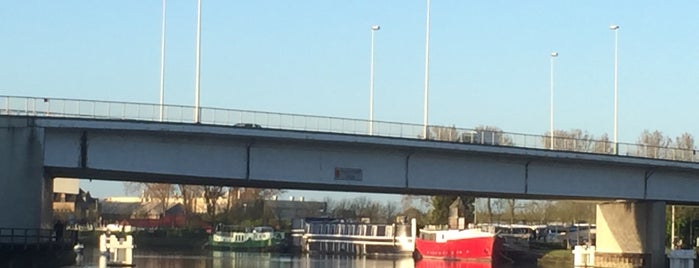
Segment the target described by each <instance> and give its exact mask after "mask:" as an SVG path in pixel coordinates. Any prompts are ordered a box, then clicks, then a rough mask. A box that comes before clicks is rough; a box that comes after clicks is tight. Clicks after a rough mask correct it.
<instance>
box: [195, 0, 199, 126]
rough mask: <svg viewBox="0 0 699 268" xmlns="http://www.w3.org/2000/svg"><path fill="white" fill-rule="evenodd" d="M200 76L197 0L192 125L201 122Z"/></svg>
mask: <svg viewBox="0 0 699 268" xmlns="http://www.w3.org/2000/svg"><path fill="white" fill-rule="evenodd" d="M200 76H201V0H197V60H196V74H195V77H194V80H195V82H194V123H200V122H201V114H200V112H201V111H199V92H200V89H199V85H200V81H199V77H200Z"/></svg>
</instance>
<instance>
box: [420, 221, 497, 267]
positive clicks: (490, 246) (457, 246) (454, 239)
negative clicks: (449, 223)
mask: <svg viewBox="0 0 699 268" xmlns="http://www.w3.org/2000/svg"><path fill="white" fill-rule="evenodd" d="M499 241H500V240H499V239H498V238H497V237H496V236H495V234H493V233H489V232H485V231H483V230H481V229H480V228H467V229H461V230H459V229H441V230H440V229H435V228H425V229H421V230H420V235H419V236H418V237H417V239H415V250H416V254H417V255H418V256H419V257H421V258H430V259H443V260H468V261H490V260H491V259H492V258H493V256H498V254H499V252H498V250H499V244H500V242H499Z"/></svg>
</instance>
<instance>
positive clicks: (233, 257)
mask: <svg viewBox="0 0 699 268" xmlns="http://www.w3.org/2000/svg"><path fill="white" fill-rule="evenodd" d="M79 258H80V259H79V260H80V262H79V263H78V264H77V265H76V266H73V267H90V268H93V267H104V266H100V264H102V265H103V263H100V255H99V252H98V251H97V250H86V251H85V253H84V255H83V256H80V257H79ZM103 261H104V259H103ZM133 264H134V265H135V267H139V268H155V267H158V268H160V267H166V268H190V267H191V268H248V267H250V268H278V267H289V268H292V267H293V268H325V267H357V268H383V267H392V268H413V267H415V268H503V267H505V268H509V267H522V266H520V265H504V266H503V265H491V264H490V263H485V262H459V261H452V262H445V261H438V260H429V259H423V260H419V261H414V260H413V259H412V258H409V257H407V258H395V259H394V258H378V257H351V256H308V255H280V254H272V253H257V252H228V251H208V250H202V251H172V250H145V249H136V250H134V255H133ZM532 267H536V266H532Z"/></svg>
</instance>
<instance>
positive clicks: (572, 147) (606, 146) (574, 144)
mask: <svg viewBox="0 0 699 268" xmlns="http://www.w3.org/2000/svg"><path fill="white" fill-rule="evenodd" d="M553 133H554V135H553V136H554V137H553V149H555V150H561V151H573V152H592V153H605V154H606V153H611V148H612V146H611V143H610V142H609V138H608V137H607V134H603V135H602V137H600V138H595V136H593V135H591V134H590V133H588V132H587V131H583V130H581V129H571V130H570V131H565V130H554V132H553ZM541 142H542V143H543V144H544V146H545V147H546V148H551V135H550V133H549V132H547V133H546V135H544V136H541Z"/></svg>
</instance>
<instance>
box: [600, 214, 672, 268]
mask: <svg viewBox="0 0 699 268" xmlns="http://www.w3.org/2000/svg"><path fill="white" fill-rule="evenodd" d="M596 246H597V252H596V253H595V264H596V265H598V266H600V267H648V268H662V267H665V202H650V201H621V202H610V203H602V204H598V205H597V241H596Z"/></svg>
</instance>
